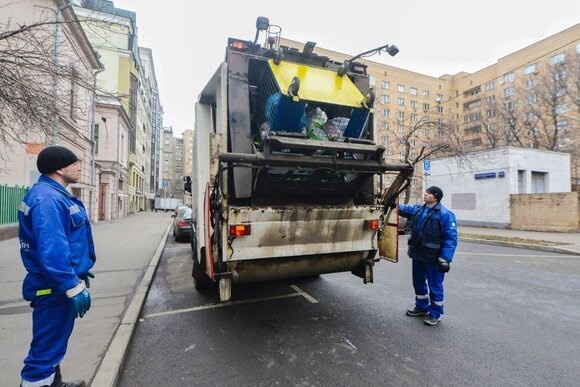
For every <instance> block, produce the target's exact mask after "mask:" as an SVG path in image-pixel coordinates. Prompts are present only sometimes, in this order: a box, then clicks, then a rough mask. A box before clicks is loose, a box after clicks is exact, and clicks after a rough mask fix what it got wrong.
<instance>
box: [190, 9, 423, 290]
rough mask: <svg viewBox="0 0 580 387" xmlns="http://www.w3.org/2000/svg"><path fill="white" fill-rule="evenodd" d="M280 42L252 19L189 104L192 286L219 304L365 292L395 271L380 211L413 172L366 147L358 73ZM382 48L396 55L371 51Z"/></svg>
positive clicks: (368, 102) (363, 79)
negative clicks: (235, 296) (301, 286)
mask: <svg viewBox="0 0 580 387" xmlns="http://www.w3.org/2000/svg"><path fill="white" fill-rule="evenodd" d="M280 35H281V29H280V27H278V26H275V25H271V24H270V23H269V21H268V19H267V18H264V17H259V18H258V20H257V22H256V37H255V39H254V41H247V40H241V39H234V38H229V39H228V45H227V48H226V54H225V60H224V61H223V62H222V63H221V65H220V66H219V67H218V69H217V70H216V72H215V74H214V75H213V76H212V77H211V79H210V80H209V82H208V83H207V85H206V86H205V87H204V89H203V90H202V92H201V93H200V95H199V99H198V101H197V102H196V104H195V130H194V149H193V159H194V160H193V176H192V177H191V184H188V185H187V189H190V190H191V192H192V208H193V222H194V229H195V230H196V232H195V234H194V237H193V240H192V258H193V270H192V276H193V279H194V282H195V288H196V289H197V290H204V289H207V288H210V287H212V286H214V285H219V294H220V301H228V300H230V298H231V289H232V283H234V284H235V283H245V282H256V281H265V280H274V279H282V278H293V277H303V276H313V275H319V274H324V273H334V272H352V273H353V274H355V275H357V276H359V277H361V278H362V279H363V282H364V283H370V282H373V266H374V265H375V263H376V262H378V261H379V260H380V259H381V258H386V259H390V260H393V261H396V260H397V243H398V232H397V227H398V225H397V221H398V216H397V211H396V210H392V209H391V207H392V206H387V205H386V204H387V203H390V204H392V203H394V202H395V201H396V200H397V197H398V195H399V193H400V192H401V191H402V190H403V189H404V188H405V185H406V184H408V181H409V178H410V176H411V175H412V172H413V168H412V167H411V166H410V165H408V164H387V163H385V160H384V158H383V153H384V150H385V148H384V146H382V145H380V144H376V143H375V141H374V134H373V114H372V113H373V111H372V105H373V101H374V92H373V90H372V88H371V87H370V86H369V77H368V75H367V73H366V66H365V65H364V64H362V63H359V62H356V61H355V60H350V61H349V60H347V61H343V62H337V61H333V60H331V59H329V58H328V57H324V56H320V55H317V54H315V53H314V52H313V48H314V43H311V42H308V43H306V45H305V46H304V49H303V50H302V51H300V50H298V49H295V48H291V47H286V46H283V45H281V44H280V39H281V38H280ZM260 36H263V37H264V38H265V39H264V42H263V43H258V40H259V37H260ZM387 48H388V49H390V51H389V50H387V52H389V53H390V54H391V55H393V52H394V53H396V52H397V51H398V49H396V47H395V46H390V47H389V46H383V47H381V48H379V49H376V50H380V49H387ZM355 58H356V57H355ZM355 58H354V59H355ZM389 173H391V174H393V175H394V179H389V180H392V181H391V182H390V183H389V184H387V183H386V180H387V178H384V176H386V174H389ZM395 175H396V176H395Z"/></svg>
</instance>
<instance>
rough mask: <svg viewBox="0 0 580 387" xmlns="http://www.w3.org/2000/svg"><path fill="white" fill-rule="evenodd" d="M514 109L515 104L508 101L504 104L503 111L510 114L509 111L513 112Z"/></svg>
mask: <svg viewBox="0 0 580 387" xmlns="http://www.w3.org/2000/svg"><path fill="white" fill-rule="evenodd" d="M515 108H516V104H515V102H513V101H510V102H506V103H505V110H507V111H510V112H511V111H513V110H514V109H515Z"/></svg>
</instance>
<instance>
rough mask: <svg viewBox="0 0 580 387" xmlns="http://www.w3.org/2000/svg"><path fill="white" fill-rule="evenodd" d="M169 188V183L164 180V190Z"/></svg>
mask: <svg viewBox="0 0 580 387" xmlns="http://www.w3.org/2000/svg"><path fill="white" fill-rule="evenodd" d="M167 187H169V182H168V181H167V180H163V188H167Z"/></svg>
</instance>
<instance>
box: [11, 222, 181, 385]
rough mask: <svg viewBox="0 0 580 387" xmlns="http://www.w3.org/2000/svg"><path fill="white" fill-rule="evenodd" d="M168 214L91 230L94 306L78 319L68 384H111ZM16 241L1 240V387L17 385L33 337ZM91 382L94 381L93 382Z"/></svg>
mask: <svg viewBox="0 0 580 387" xmlns="http://www.w3.org/2000/svg"><path fill="white" fill-rule="evenodd" d="M170 225H171V216H170V214H169V213H155V212H141V213H138V214H134V215H129V216H127V217H125V218H123V219H120V220H117V221H112V222H108V221H107V222H99V223H97V224H96V225H94V226H93V235H94V238H95V245H96V252H97V262H96V264H95V267H94V270H93V273H94V274H95V279H94V280H91V285H92V286H91V296H92V305H91V309H90V310H89V312H88V313H87V315H86V316H85V317H84V318H82V319H77V320H76V323H75V329H74V332H73V335H72V337H71V340H70V341H69V349H68V353H67V357H66V358H65V360H64V361H63V363H62V371H63V375H64V378H65V381H66V380H75V379H84V380H85V381H87V382H89V381H93V383H92V385H93V386H99V387H105V386H114V384H115V381H116V378H117V372H118V371H119V367H120V364H121V363H122V361H123V356H124V353H125V347H126V345H127V344H128V343H129V339H130V337H131V334H132V333H133V328H134V324H135V322H136V321H137V318H138V314H139V311H140V309H141V305H142V303H143V301H144V299H145V296H146V294H147V290H148V289H149V284H150V282H151V279H152V278H153V274H154V272H155V268H156V267H157V263H158V260H159V258H160V256H161V253H162V251H163V247H164V246H165V240H166V238H167V235H168V233H169V232H171V228H170ZM18 248H19V247H18V239H16V238H14V239H8V240H5V241H2V242H0V271H1V272H2V277H1V279H0V348H1V349H2V350H1V351H0V364H2V365H3V366H2V369H3V370H4V371H2V372H1V373H0V386H7V387H8V386H18V385H19V383H20V369H21V368H22V360H23V359H24V357H25V356H26V353H27V351H28V346H29V344H30V339H31V326H32V324H31V308H30V307H29V306H28V303H27V302H25V301H24V300H23V299H22V294H21V286H22V279H23V278H24V275H25V271H24V268H23V266H22V262H21V260H20V254H19V250H18ZM93 379H94V380H93Z"/></svg>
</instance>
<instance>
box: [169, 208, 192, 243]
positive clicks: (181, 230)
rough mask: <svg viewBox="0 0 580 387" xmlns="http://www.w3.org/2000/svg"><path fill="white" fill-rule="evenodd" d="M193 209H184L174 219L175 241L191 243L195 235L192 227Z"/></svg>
mask: <svg viewBox="0 0 580 387" xmlns="http://www.w3.org/2000/svg"><path fill="white" fill-rule="evenodd" d="M191 213H192V211H191V208H189V207H183V208H181V209H180V210H179V211H177V215H175V217H174V218H173V237H174V238H175V241H176V242H177V241H182V240H183V241H189V240H190V239H191V236H192V235H193V228H192V226H191Z"/></svg>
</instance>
